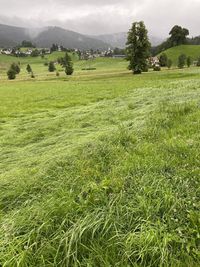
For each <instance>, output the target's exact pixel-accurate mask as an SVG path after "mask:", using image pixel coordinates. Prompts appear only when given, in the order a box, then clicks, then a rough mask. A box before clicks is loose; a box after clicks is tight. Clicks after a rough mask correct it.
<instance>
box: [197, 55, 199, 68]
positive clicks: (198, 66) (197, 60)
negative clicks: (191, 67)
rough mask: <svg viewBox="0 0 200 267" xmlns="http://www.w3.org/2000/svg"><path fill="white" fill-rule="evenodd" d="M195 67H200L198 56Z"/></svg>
mask: <svg viewBox="0 0 200 267" xmlns="http://www.w3.org/2000/svg"><path fill="white" fill-rule="evenodd" d="M197 67H200V57H199V58H198V60H197Z"/></svg>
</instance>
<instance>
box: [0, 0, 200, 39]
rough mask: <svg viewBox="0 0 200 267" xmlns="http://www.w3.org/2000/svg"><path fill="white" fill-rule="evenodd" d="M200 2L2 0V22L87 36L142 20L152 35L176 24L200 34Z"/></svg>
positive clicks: (166, 0)
mask: <svg viewBox="0 0 200 267" xmlns="http://www.w3.org/2000/svg"><path fill="white" fill-rule="evenodd" d="M199 11H200V0H18V1H16V0H0V23H2V24H9V25H16V26H23V27H42V26H51V25H53V26H62V27H64V28H66V29H69V30H74V31H78V32H80V33H85V34H103V33H115V32H121V31H127V30H128V29H129V28H130V25H131V23H132V22H133V21H137V20H143V21H144V22H145V24H146V26H147V28H148V30H149V32H150V34H152V35H155V36H160V37H166V36H168V32H169V30H170V29H171V27H172V26H173V25H175V24H178V25H181V26H184V27H186V28H188V29H189V30H190V35H191V36H195V35H200V27H199V26H200V15H199Z"/></svg>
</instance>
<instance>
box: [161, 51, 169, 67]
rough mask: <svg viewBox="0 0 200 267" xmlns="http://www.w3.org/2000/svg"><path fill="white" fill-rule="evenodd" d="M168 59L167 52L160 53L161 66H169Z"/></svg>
mask: <svg viewBox="0 0 200 267" xmlns="http://www.w3.org/2000/svg"><path fill="white" fill-rule="evenodd" d="M167 61H168V58H167V55H166V54H165V53H162V54H161V55H160V58H159V62H160V66H161V67H166V66H167Z"/></svg>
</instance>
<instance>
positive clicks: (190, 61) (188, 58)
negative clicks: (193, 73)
mask: <svg viewBox="0 0 200 267" xmlns="http://www.w3.org/2000/svg"><path fill="white" fill-rule="evenodd" d="M186 61H187V66H188V68H189V67H190V66H191V64H192V59H191V57H190V56H189V57H187V60H186Z"/></svg>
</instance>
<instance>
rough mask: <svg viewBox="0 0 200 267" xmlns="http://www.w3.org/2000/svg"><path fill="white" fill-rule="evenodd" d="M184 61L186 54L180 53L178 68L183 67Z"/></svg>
mask: <svg viewBox="0 0 200 267" xmlns="http://www.w3.org/2000/svg"><path fill="white" fill-rule="evenodd" d="M185 61H186V55H184V54H181V55H180V56H179V57H178V68H179V69H183V68H184V66H185Z"/></svg>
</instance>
